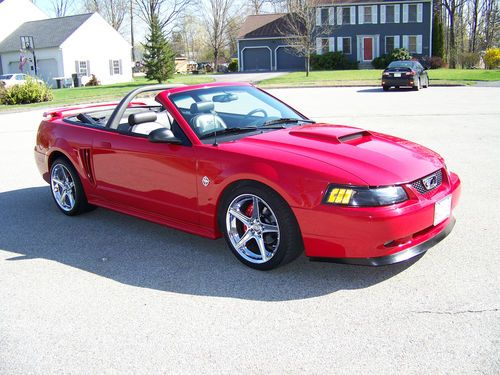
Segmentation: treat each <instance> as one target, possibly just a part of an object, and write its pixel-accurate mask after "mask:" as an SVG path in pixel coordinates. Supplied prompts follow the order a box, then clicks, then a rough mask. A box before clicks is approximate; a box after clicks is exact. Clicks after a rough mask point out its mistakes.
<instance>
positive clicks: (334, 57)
mask: <svg viewBox="0 0 500 375" xmlns="http://www.w3.org/2000/svg"><path fill="white" fill-rule="evenodd" d="M311 69H312V70H346V69H358V63H357V62H352V61H349V58H348V57H347V56H346V55H344V54H343V53H342V52H327V53H324V54H322V55H316V54H313V55H311Z"/></svg>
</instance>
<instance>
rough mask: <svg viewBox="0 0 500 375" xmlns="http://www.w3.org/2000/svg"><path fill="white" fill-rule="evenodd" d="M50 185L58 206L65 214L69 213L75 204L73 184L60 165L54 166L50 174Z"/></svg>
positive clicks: (63, 167) (69, 175)
mask: <svg viewBox="0 0 500 375" xmlns="http://www.w3.org/2000/svg"><path fill="white" fill-rule="evenodd" d="M50 185H51V187H52V195H53V196H54V199H55V201H56V203H57V204H58V206H59V207H60V208H61V209H62V210H63V211H66V212H69V211H71V210H72V209H73V208H74V207H75V204H76V200H75V197H76V189H75V182H74V181H73V178H72V176H71V173H70V172H69V170H68V168H66V166H64V165H62V164H56V165H54V167H53V168H52V172H51V173H50Z"/></svg>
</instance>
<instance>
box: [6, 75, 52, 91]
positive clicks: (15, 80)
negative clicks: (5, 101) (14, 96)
mask: <svg viewBox="0 0 500 375" xmlns="http://www.w3.org/2000/svg"><path fill="white" fill-rule="evenodd" d="M27 77H30V76H29V75H27V74H22V73H16V74H2V75H0V82H3V83H4V84H5V88H7V87H11V86H14V85H24V84H25V83H26V79H27ZM32 78H33V77H32ZM34 79H35V80H36V81H37V82H38V83H40V84H43V83H44V82H43V81H42V80H41V79H38V78H34Z"/></svg>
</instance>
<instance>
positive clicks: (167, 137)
mask: <svg viewBox="0 0 500 375" xmlns="http://www.w3.org/2000/svg"><path fill="white" fill-rule="evenodd" d="M148 141H149V142H153V143H170V144H173V145H180V144H182V140H180V139H179V138H177V137H176V136H175V135H174V133H172V130H170V129H167V128H160V129H155V130H153V131H152V132H151V133H149V135H148Z"/></svg>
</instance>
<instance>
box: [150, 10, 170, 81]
mask: <svg viewBox="0 0 500 375" xmlns="http://www.w3.org/2000/svg"><path fill="white" fill-rule="evenodd" d="M144 48H145V52H144V67H145V68H146V78H147V79H150V80H155V81H158V83H162V82H164V81H166V80H167V79H168V78H171V77H172V76H173V75H174V73H175V53H174V52H173V51H172V48H171V47H170V44H169V43H168V41H167V39H166V38H165V35H164V34H163V31H162V29H161V26H160V23H159V21H158V19H157V18H156V17H154V18H153V20H152V23H151V25H150V34H149V36H148V37H147V38H146V44H144Z"/></svg>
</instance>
